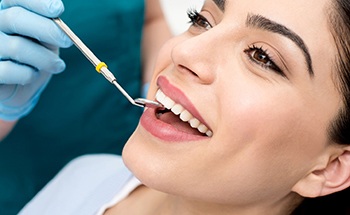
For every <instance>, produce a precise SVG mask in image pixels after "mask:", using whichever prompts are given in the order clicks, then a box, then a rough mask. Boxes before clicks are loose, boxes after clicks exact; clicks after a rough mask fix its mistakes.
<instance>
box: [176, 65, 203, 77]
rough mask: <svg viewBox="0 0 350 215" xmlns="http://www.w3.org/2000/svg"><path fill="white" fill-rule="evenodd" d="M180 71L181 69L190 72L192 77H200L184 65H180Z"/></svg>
mask: <svg viewBox="0 0 350 215" xmlns="http://www.w3.org/2000/svg"><path fill="white" fill-rule="evenodd" d="M179 69H180V71H184V72H189V73H191V74H192V75H194V76H196V77H198V75H197V73H195V72H193V71H192V70H191V69H189V68H187V67H185V66H184V65H179Z"/></svg>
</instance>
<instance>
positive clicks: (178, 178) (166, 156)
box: [109, 0, 350, 215]
mask: <svg viewBox="0 0 350 215" xmlns="http://www.w3.org/2000/svg"><path fill="white" fill-rule="evenodd" d="M329 3H330V2H329V1H327V0H321V1H320V0H311V1H307V2H305V1H303V0H293V1H283V3H281V2H280V1H277V0H268V1H258V0H250V1H244V0H227V1H226V5H225V10H224V12H223V11H222V10H221V9H222V8H221V9H220V8H219V7H218V6H217V5H216V4H215V3H214V2H213V1H212V0H207V1H206V2H205V5H204V7H203V9H202V11H201V15H202V16H204V17H205V19H206V20H207V21H208V22H209V24H210V26H209V28H205V27H208V26H206V25H204V26H203V25H201V26H198V25H196V26H192V27H190V29H189V30H188V31H187V32H185V33H184V34H182V35H180V36H178V37H175V38H174V39H172V40H170V41H169V42H168V43H167V44H166V45H164V46H163V48H162V51H161V52H160V54H159V58H158V60H157V63H156V67H155V73H154V76H153V80H152V83H151V88H150V92H149V98H154V97H155V92H156V90H157V89H158V88H159V87H161V88H162V87H163V86H157V80H159V77H162V78H165V79H166V80H167V81H169V83H170V84H171V86H173V87H175V88H176V89H177V90H179V91H181V92H182V93H183V94H185V96H186V97H187V98H188V99H189V100H190V101H191V103H192V104H193V105H194V106H195V108H196V109H197V110H198V112H199V113H200V115H201V116H202V117H203V119H204V121H205V122H206V123H207V125H208V126H209V127H210V129H211V130H212V131H213V134H214V135H213V136H212V137H211V138H198V139H196V140H189V141H184V140H181V141H169V140H167V139H165V138H161V137H159V136H157V137H156V136H155V135H154V134H152V133H151V132H150V130H151V129H150V127H149V125H145V124H142V123H140V124H139V126H138V127H137V129H136V130H135V132H134V134H133V135H132V136H131V138H130V139H129V141H128V143H127V145H126V147H125V148H124V152H123V159H124V162H125V163H126V165H127V166H128V168H129V169H130V170H131V171H132V172H133V173H134V174H135V176H136V177H137V178H139V179H140V180H141V182H142V183H143V184H145V185H146V186H147V187H148V188H146V187H142V188H140V189H137V190H136V191H135V192H133V193H132V194H131V195H130V196H129V198H126V200H125V201H123V202H121V203H120V204H118V205H116V207H118V208H119V211H122V208H123V206H125V207H126V208H129V210H132V209H135V210H137V209H140V208H145V207H146V208H147V210H144V211H145V214H147V212H149V211H150V212H149V214H249V215H251V214H287V213H288V210H289V208H290V205H291V204H292V203H293V202H295V201H296V202H297V201H298V199H299V196H304V197H317V196H321V195H327V194H329V193H332V192H336V191H338V190H341V189H344V188H345V187H347V186H348V185H349V182H348V181H349V180H348V177H347V176H344V175H347V173H348V172H346V171H348V170H346V168H348V167H349V166H348V163H350V162H349V160H350V159H349V157H350V156H349V149H348V148H347V147H345V146H338V145H336V144H334V143H332V142H331V141H330V140H329V138H328V136H327V129H328V128H329V125H330V122H331V121H332V120H333V119H334V117H335V116H336V115H337V113H338V110H339V109H340V108H341V107H342V102H341V96H340V93H339V92H338V90H337V89H336V84H335V83H334V80H335V79H334V78H333V77H334V75H336V74H335V73H334V70H333V66H334V65H333V62H334V59H335V58H334V57H333V56H336V54H335V53H336V49H335V45H334V41H333V39H332V36H331V34H330V31H329V26H328V22H327V10H328V8H329V6H328V4H329ZM248 14H255V15H261V16H263V17H265V18H268V19H270V20H272V21H273V22H277V23H279V24H282V25H284V26H286V27H287V28H288V29H290V30H291V31H293V32H294V33H295V34H297V35H299V36H300V38H302V40H303V41H304V43H305V44H306V46H307V48H308V52H309V53H310V56H311V60H312V69H313V73H314V74H313V75H310V71H309V70H310V68H309V67H308V66H307V64H306V58H305V56H306V55H305V53H303V52H302V51H301V48H300V47H298V46H297V45H296V43H294V42H293V41H291V40H290V39H289V38H287V37H286V36H283V35H280V34H278V33H273V32H270V31H266V30H263V29H260V28H257V27H251V26H247V25H246V19H247V16H248ZM315 23H317V24H315ZM315 35H317V36H315ZM252 46H256V47H261V48H262V49H263V50H267V51H266V52H267V53H268V54H269V55H270V58H271V59H273V60H274V62H275V63H276V65H277V66H278V67H280V68H281V69H282V70H283V72H284V75H281V74H280V73H278V72H275V71H273V70H272V69H267V68H266V67H261V62H262V61H259V60H257V59H256V58H254V59H255V60H254V59H253V60H252V59H250V58H249V56H256V55H254V53H255V52H254V51H250V52H245V50H247V49H249V47H252ZM325 53H326V54H325ZM263 62H264V61H263ZM164 93H165V94H166V95H169V96H170V97H171V96H173V97H174V98H173V99H176V96H177V95H178V94H176V93H175V94H172V92H170V91H166V90H164ZM208 104H210V105H208ZM146 112H147V111H146ZM147 114H149V113H145V114H144V116H145V115H147ZM153 114H155V113H154V111H153ZM144 116H143V117H144ZM141 122H142V119H141ZM154 126H156V125H154ZM159 129H160V128H159ZM161 132H163V131H159V133H161ZM164 132H165V131H164ZM160 136H161V135H160ZM343 161H344V162H343ZM342 167H346V168H342ZM340 173H341V174H340ZM337 175H338V176H337ZM339 175H342V176H341V177H340V176H339ZM343 176H344V177H343ZM155 190H158V191H160V192H158V191H155ZM147 195H149V196H153V197H154V201H151V202H150V203H147V204H142V203H140V202H142V201H140V199H141V200H142V198H143V197H145V196H147ZM136 197H137V198H136ZM133 199H136V200H138V201H136V200H135V201H133ZM150 199H152V198H151V197H150ZM129 205H133V207H130V206H129ZM125 207H124V208H125ZM130 208H132V209H130ZM141 211H142V210H141ZM109 212H110V213H111V214H112V212H116V213H115V214H118V211H116V210H113V208H112V209H111V210H110V211H109Z"/></svg>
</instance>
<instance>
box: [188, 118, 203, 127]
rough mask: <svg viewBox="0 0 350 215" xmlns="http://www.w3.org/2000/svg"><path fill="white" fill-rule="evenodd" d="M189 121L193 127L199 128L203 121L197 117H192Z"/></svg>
mask: <svg viewBox="0 0 350 215" xmlns="http://www.w3.org/2000/svg"><path fill="white" fill-rule="evenodd" d="M189 123H190V125H191V127H192V128H198V127H199V125H200V124H201V122H200V121H199V120H198V119H196V118H192V119H190V121H189Z"/></svg>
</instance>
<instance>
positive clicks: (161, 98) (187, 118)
mask: <svg viewBox="0 0 350 215" xmlns="http://www.w3.org/2000/svg"><path fill="white" fill-rule="evenodd" d="M156 100H157V101H158V102H160V103H161V104H162V105H164V107H165V108H166V109H169V110H171V112H173V113H174V114H175V115H180V119H181V120H182V121H184V122H188V123H189V124H190V125H191V127H192V128H196V129H198V131H199V132H201V133H202V134H206V135H207V136H208V137H211V136H213V132H212V131H210V130H209V129H208V127H207V126H205V125H204V124H203V123H201V122H200V121H199V120H198V119H196V118H195V117H193V116H192V114H191V113H190V112H188V110H186V109H185V108H184V107H183V106H182V105H180V104H177V103H175V102H174V101H173V100H172V99H171V98H169V97H167V96H166V95H165V94H164V93H163V92H162V91H161V90H158V91H157V94H156Z"/></svg>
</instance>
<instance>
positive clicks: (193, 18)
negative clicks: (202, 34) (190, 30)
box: [187, 9, 286, 77]
mask: <svg viewBox="0 0 350 215" xmlns="http://www.w3.org/2000/svg"><path fill="white" fill-rule="evenodd" d="M187 16H188V18H189V19H190V21H189V23H190V24H191V25H192V26H194V27H198V28H204V29H205V30H209V29H211V28H212V25H211V24H210V23H209V21H208V20H207V19H206V18H205V17H204V16H203V15H201V14H200V13H199V12H198V11H197V10H196V9H189V10H188V11H187ZM244 53H246V54H247V56H248V59H249V60H250V61H251V62H253V63H255V64H257V65H259V66H260V67H262V68H263V69H266V70H272V71H274V72H276V73H277V74H279V75H281V76H283V77H286V75H285V74H284V72H283V71H282V70H281V69H280V68H279V67H278V66H277V65H276V63H275V62H274V61H273V59H272V57H271V56H270V55H269V54H268V51H267V50H264V49H263V48H262V47H257V46H255V45H252V46H249V47H248V48H247V49H246V50H244ZM257 53H258V54H259V57H262V56H265V58H264V59H260V60H264V61H265V63H264V62H261V61H259V60H258V59H256V58H254V55H255V54H257Z"/></svg>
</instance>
